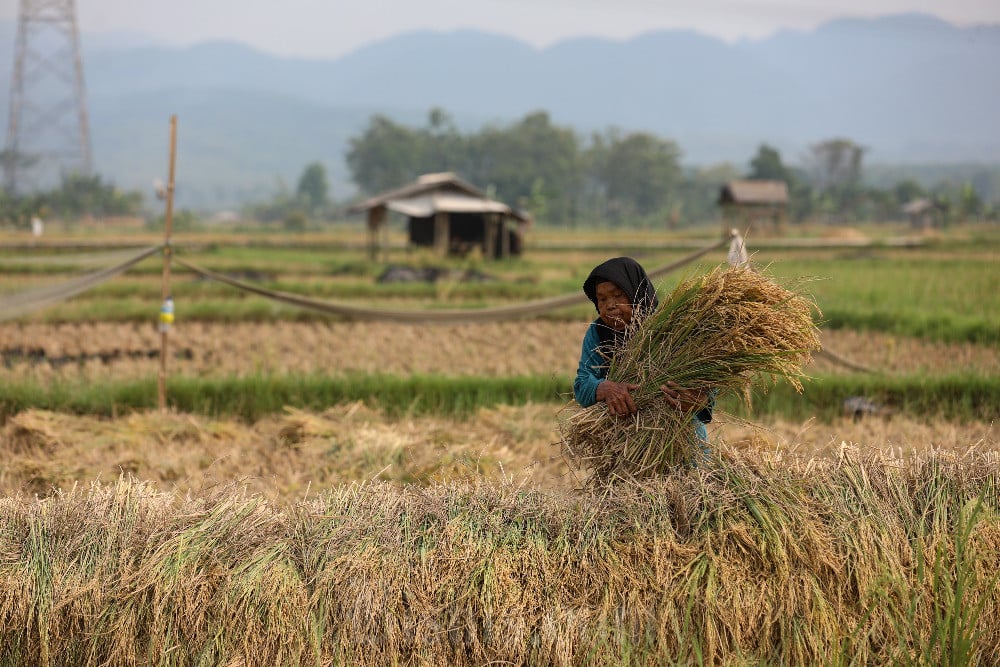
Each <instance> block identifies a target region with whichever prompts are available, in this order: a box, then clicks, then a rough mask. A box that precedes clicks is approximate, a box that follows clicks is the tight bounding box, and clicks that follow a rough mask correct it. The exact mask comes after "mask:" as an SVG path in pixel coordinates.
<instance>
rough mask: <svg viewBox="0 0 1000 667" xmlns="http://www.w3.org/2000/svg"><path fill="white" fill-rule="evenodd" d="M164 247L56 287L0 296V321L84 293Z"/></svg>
mask: <svg viewBox="0 0 1000 667" xmlns="http://www.w3.org/2000/svg"><path fill="white" fill-rule="evenodd" d="M162 247H163V246H153V247H151V248H146V249H145V250H142V251H141V252H139V253H137V254H133V255H132V256H130V257H129V258H128V259H126V260H125V261H123V262H121V263H120V264H116V265H115V266H111V267H108V268H105V269H100V270H98V271H93V272H91V273H88V274H85V275H83V276H80V277H79V278H74V279H73V280H69V281H66V282H62V283H58V284H55V285H44V286H42V287H35V288H32V289H28V290H24V291H23V292H17V293H15V294H8V295H4V296H2V297H0V322H4V321H7V320H10V319H13V318H15V317H20V316H21V315H24V314H26V313H30V312H33V311H35V310H39V309H41V308H44V307H46V306H50V305H52V304H54V303H58V302H60V301H65V300H66V299H69V298H71V297H74V296H76V295H77V294H80V293H81V292H85V291H87V290H89V289H91V288H93V287H96V286H97V285H100V284H101V283H103V282H106V281H108V280H111V279H112V278H114V277H115V276H117V275H119V274H121V273H124V272H125V271H128V270H129V269H130V268H132V267H133V266H135V265H136V264H138V263H139V262H141V261H142V260H144V259H146V258H147V257H149V256H150V255H152V254H154V253H157V252H159V251H160V249H161V248H162Z"/></svg>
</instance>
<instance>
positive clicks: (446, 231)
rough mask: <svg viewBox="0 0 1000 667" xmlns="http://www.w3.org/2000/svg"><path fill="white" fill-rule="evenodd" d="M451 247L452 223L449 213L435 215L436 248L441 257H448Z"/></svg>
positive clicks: (439, 212) (443, 212)
mask: <svg viewBox="0 0 1000 667" xmlns="http://www.w3.org/2000/svg"><path fill="white" fill-rule="evenodd" d="M449 246H451V221H450V219H449V216H448V213H447V211H438V212H437V213H435V214H434V248H435V249H436V250H437V251H438V254H440V255H447V254H448V248H449Z"/></svg>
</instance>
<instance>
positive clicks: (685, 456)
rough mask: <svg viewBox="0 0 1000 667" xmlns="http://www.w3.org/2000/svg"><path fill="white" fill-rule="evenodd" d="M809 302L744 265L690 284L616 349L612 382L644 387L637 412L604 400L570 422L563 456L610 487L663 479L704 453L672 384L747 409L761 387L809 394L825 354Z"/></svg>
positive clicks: (636, 326) (612, 358) (636, 395)
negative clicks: (670, 393)
mask: <svg viewBox="0 0 1000 667" xmlns="http://www.w3.org/2000/svg"><path fill="white" fill-rule="evenodd" d="M814 310H816V311H817V312H818V309H817V308H816V306H815V304H814V303H813V302H812V301H811V300H810V299H808V298H807V297H805V296H803V295H802V294H799V293H797V292H795V291H793V290H792V289H789V288H786V287H784V286H782V285H779V284H778V283H776V282H775V281H774V280H773V279H771V278H769V277H768V276H767V275H765V274H764V273H761V272H758V271H755V270H753V269H750V268H743V267H719V268H716V269H715V270H713V271H711V272H710V273H708V274H706V275H704V276H701V277H693V278H690V279H688V280H685V281H682V282H681V283H680V284H679V285H678V286H677V287H676V288H675V289H674V290H673V292H672V293H671V294H670V296H669V297H668V298H667V299H665V300H664V301H663V303H662V304H661V305H660V306H659V308H657V309H656V310H655V311H654V312H653V313H652V314H650V315H649V316H648V317H646V318H645V319H642V318H636V319H640V321H639V322H635V319H634V320H633V324H634V326H633V328H632V329H631V330H630V332H629V335H628V336H626V337H625V340H624V342H623V343H621V344H620V345H619V346H618V347H617V349H614V350H612V351H611V353H610V354H609V355H608V356H610V364H609V368H608V379H609V380H613V381H616V382H629V383H633V384H637V385H639V388H638V389H636V390H635V391H633V392H632V396H633V399H634V400H635V403H636V407H637V412H636V414H634V415H632V416H631V417H630V418H621V417H616V416H613V415H611V413H610V412H609V411H608V409H607V407H606V406H605V405H604V404H603V403H597V404H595V405H593V406H591V407H588V408H584V409H581V410H579V411H575V412H573V413H572V414H571V415H570V416H569V417H568V418H566V419H564V420H563V423H562V425H561V428H562V436H563V437H562V443H561V445H562V451H563V455H564V457H565V458H566V459H567V460H568V461H569V463H570V464H571V465H573V466H574V467H576V468H578V469H589V470H590V477H589V479H588V482H589V483H591V484H596V485H601V484H607V483H612V482H615V481H621V480H637V479H642V478H647V477H651V476H658V475H662V474H664V473H666V472H668V471H669V470H671V469H672V468H674V467H676V466H678V465H684V464H690V463H692V462H694V461H696V460H697V459H698V457H699V456H703V455H704V451H705V448H706V443H704V442H702V441H701V440H700V439H699V438H698V436H697V433H696V431H695V428H694V424H692V420H693V419H696V417H695V416H694V414H693V412H687V413H685V412H681V411H678V410H676V409H674V408H673V407H671V405H670V404H669V403H667V401H665V400H664V396H663V392H662V391H661V390H660V387H661V386H662V385H664V384H666V383H667V382H668V381H672V382H674V383H676V384H677V385H678V386H679V387H681V388H683V389H688V390H702V391H705V392H707V394H706V395H708V396H711V397H713V400H715V399H718V398H721V397H723V396H725V395H727V394H729V393H732V394H735V395H736V396H738V397H739V398H740V399H741V400H743V402H744V403H746V404H747V405H748V406H749V404H750V399H751V390H752V388H753V387H754V386H762V387H764V388H765V389H766V388H767V387H768V386H773V385H774V384H775V383H776V382H778V381H779V380H782V379H784V380H786V381H787V382H789V383H791V385H792V386H793V387H794V388H795V389H796V390H797V391H799V392H801V391H802V379H803V378H804V375H803V371H802V368H803V366H805V365H806V364H808V363H809V361H810V360H811V358H812V353H813V352H816V351H818V350H819V349H820V341H819V331H818V329H817V327H816V325H815V323H814V321H813V317H812V314H813V311H814Z"/></svg>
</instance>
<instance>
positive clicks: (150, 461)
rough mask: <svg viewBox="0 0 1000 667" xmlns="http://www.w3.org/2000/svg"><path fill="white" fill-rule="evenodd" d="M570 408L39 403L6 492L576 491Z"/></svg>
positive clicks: (832, 450)
mask: <svg viewBox="0 0 1000 667" xmlns="http://www.w3.org/2000/svg"><path fill="white" fill-rule="evenodd" d="M560 409H561V406H559V405H553V404H535V405H524V406H518V407H512V406H498V407H495V408H489V409H480V410H479V411H478V412H476V414H475V415H474V416H472V417H470V418H468V419H445V418H442V417H435V416H426V417H413V418H404V419H392V418H389V417H386V416H385V415H384V414H381V413H380V412H378V411H374V410H371V409H370V408H367V407H365V406H364V405H362V404H360V403H352V404H345V405H339V406H334V407H332V408H330V409H328V410H326V411H323V412H306V411H301V410H287V411H286V413H285V414H283V415H277V416H274V417H270V418H266V419H262V420H260V421H258V422H256V423H254V424H247V423H245V422H242V421H239V420H236V419H212V418H207V417H203V416H199V415H188V414H178V413H173V412H168V413H162V414H161V413H159V412H148V413H135V414H131V415H127V416H122V417H119V418H117V419H99V418H96V417H89V416H74V415H68V414H62V413H54V412H43V411H38V410H31V411H27V412H23V413H20V414H18V415H16V416H15V417H13V418H11V419H10V420H8V422H7V424H5V425H4V426H3V428H2V430H0V442H3V443H4V444H3V452H4V453H3V456H4V458H5V465H4V466H3V468H0V495H6V496H13V495H18V494H41V495H48V494H50V493H52V492H53V490H54V489H58V488H70V487H72V486H73V485H75V484H78V483H83V484H87V483H89V482H93V481H96V480H105V481H107V480H113V479H116V478H117V477H118V476H119V475H121V474H122V473H128V474H130V475H133V476H135V477H136V478H138V479H142V480H149V481H150V482H151V483H153V484H154V485H155V488H157V489H158V490H160V491H167V490H177V491H180V492H184V493H188V492H191V493H194V494H196V495H197V494H203V493H208V492H210V491H211V489H213V488H215V487H217V486H220V485H222V486H224V485H226V484H229V483H232V482H233V481H238V482H239V484H241V485H243V486H245V487H246V488H248V489H249V490H250V491H251V492H253V493H259V494H261V495H263V496H264V497H266V498H268V499H270V500H272V501H274V502H287V501H291V500H293V499H295V498H297V497H300V496H301V495H302V494H304V493H307V492H310V491H311V492H313V493H316V492H321V491H324V490H327V489H330V488H332V487H336V486H337V485H340V484H343V483H348V482H357V481H366V480H385V481H393V482H396V483H406V484H410V483H412V484H418V485H425V486H426V485H434V484H438V483H442V482H449V481H455V480H480V481H488V482H495V483H501V482H505V481H506V482H510V483H516V484H518V485H524V486H526V487H528V488H538V489H564V490H568V489H572V488H576V487H578V486H580V481H581V480H578V479H576V478H574V477H573V476H572V474H571V473H570V471H569V467H568V466H567V465H566V462H565V461H564V460H563V459H562V458H561V456H560V453H559V446H558V437H559V436H558V433H557V424H558V420H559V419H560V418H561V414H560ZM709 438H710V439H711V441H712V442H714V443H726V444H728V445H731V446H733V447H734V448H738V449H740V450H748V451H764V452H770V453H771V454H772V455H775V456H781V457H783V458H787V459H796V458H810V457H820V458H826V459H832V458H835V457H836V456H838V455H839V453H840V450H841V448H842V447H843V446H845V445H846V446H853V447H857V448H860V449H861V450H862V451H865V452H883V453H886V454H891V455H892V456H896V457H906V456H912V455H918V454H926V453H927V452H929V451H932V450H945V451H950V452H954V453H964V452H966V451H968V450H970V449H976V450H978V451H997V450H998V449H1000V433H998V432H997V430H996V428H995V427H994V426H993V425H991V424H988V423H982V422H972V423H954V422H947V421H942V420H936V421H932V422H927V421H925V420H918V419H916V418H913V417H907V416H893V417H891V418H883V417H872V418H865V419H862V420H860V421H854V420H853V419H843V420H838V421H835V422H833V423H818V422H815V421H807V422H805V423H802V422H794V421H789V420H783V419H774V420H769V421H767V422H764V423H762V424H760V425H757V426H750V425H748V424H746V423H744V422H741V421H739V420H731V419H727V418H725V417H724V416H722V415H720V416H719V417H718V418H717V420H716V421H715V422H713V423H712V424H710V425H709Z"/></svg>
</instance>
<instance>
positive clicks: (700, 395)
mask: <svg viewBox="0 0 1000 667" xmlns="http://www.w3.org/2000/svg"><path fill="white" fill-rule="evenodd" d="M660 391H662V392H663V393H664V395H665V396H666V397H667V404H668V405H671V406H673V408H674V409H675V410H679V411H681V412H697V411H698V410H701V409H702V408H703V407H705V404H706V403H707V402H708V392H707V391H706V390H704V389H681V388H680V387H679V386H678V385H677V383H676V382H667V383H666V384H661V385H660Z"/></svg>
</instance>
